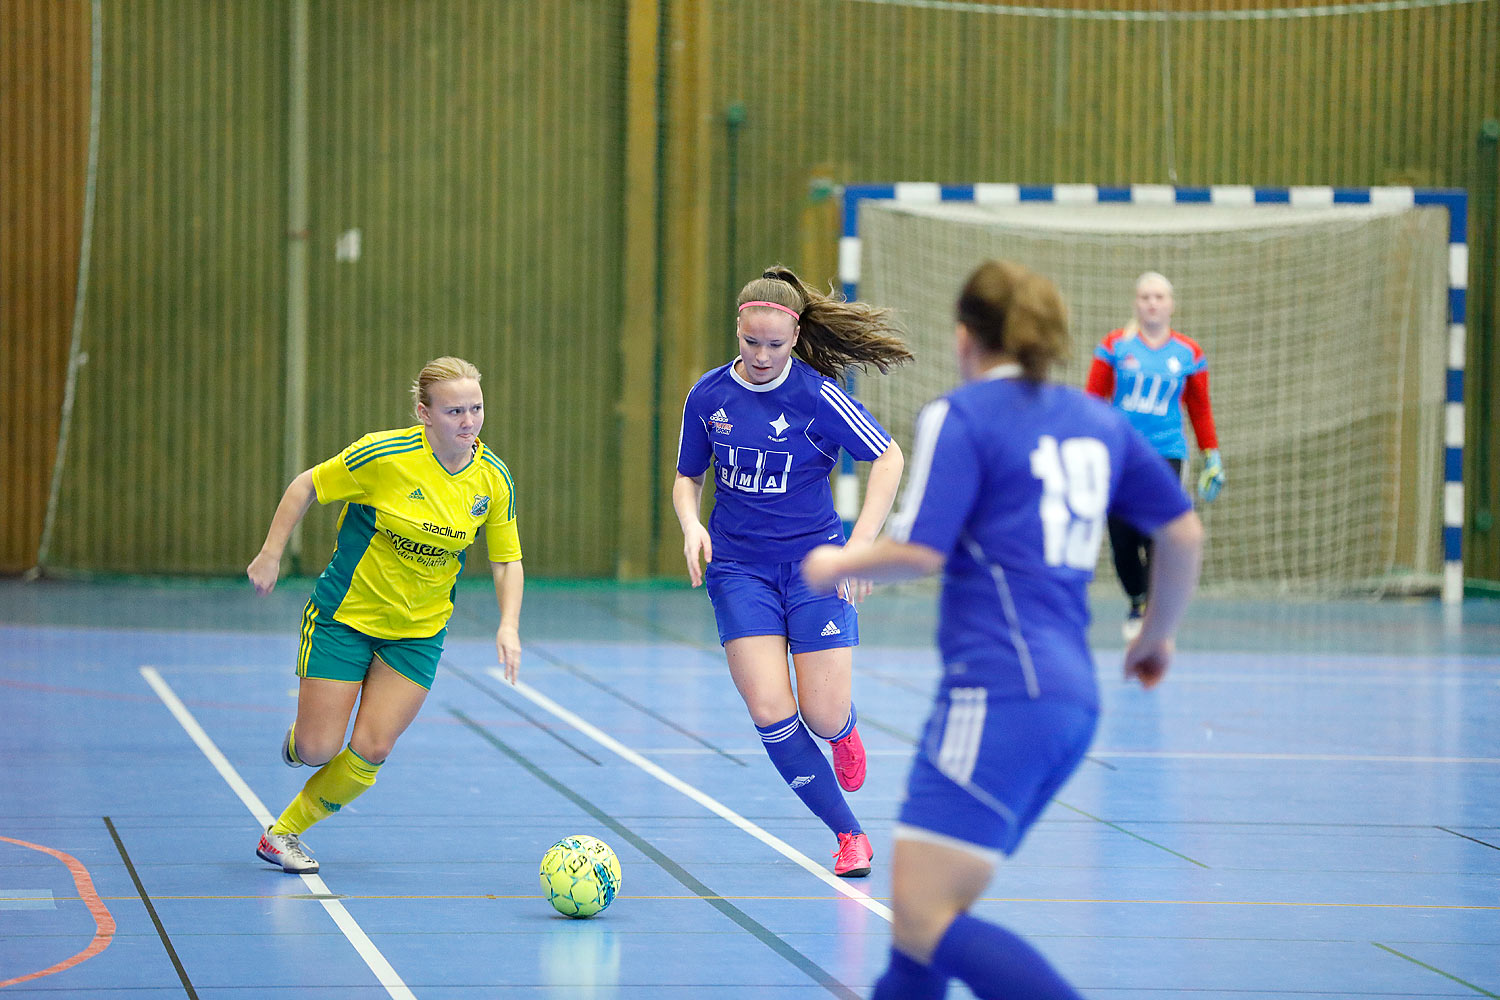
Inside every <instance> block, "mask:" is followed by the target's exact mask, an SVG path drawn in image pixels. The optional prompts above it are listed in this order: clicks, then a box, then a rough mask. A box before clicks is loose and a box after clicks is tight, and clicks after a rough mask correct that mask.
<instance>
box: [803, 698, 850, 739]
mask: <svg viewBox="0 0 1500 1000" xmlns="http://www.w3.org/2000/svg"><path fill="white" fill-rule="evenodd" d="M797 707H798V708H799V709H800V710H801V712H802V721H803V722H805V723H807V728H808V729H811V730H812V731H813V735H814V736H816V737H818V738H819V739H824V740H826V739H829V738H831V737H833V736H837V735H838V732H839V730H840V729H843V728H844V723H846V722H848V721H849V702H848V701H847V700H843V701H839V702H837V703H835V704H817V703H814V702H811V701H805V702H801V703H800V704H799V705H798V706H797Z"/></svg>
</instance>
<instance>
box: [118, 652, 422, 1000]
mask: <svg viewBox="0 0 1500 1000" xmlns="http://www.w3.org/2000/svg"><path fill="white" fill-rule="evenodd" d="M141 676H142V677H144V678H146V683H147V684H150V685H151V690H153V691H155V692H156V696H157V697H158V698H160V699H161V700H162V703H163V704H164V705H166V706H167V710H168V711H169V712H171V713H172V715H173V716H174V717H175V718H176V719H177V722H178V724H180V725H181V726H182V728H183V729H185V730H186V731H187V734H188V736H190V737H192V740H193V742H194V743H196V744H198V749H199V750H202V751H203V756H205V757H207V758H208V762H209V763H210V764H212V765H213V766H214V770H215V771H218V772H219V777H221V778H223V779H224V781H225V783H226V784H228V785H229V787H230V788H231V789H233V790H234V794H235V795H238V796H239V799H240V801H241V802H243V803H244V804H245V808H247V809H249V810H250V813H251V815H253V816H254V817H255V821H256V822H257V823H259V824H260V825H261V827H262V828H265V827H267V826H270V825H271V823H272V821H274V820H275V818H276V817H274V816H272V815H271V813H270V810H268V809H267V808H266V807H265V804H264V803H263V802H261V800H260V796H258V795H256V794H255V792H253V791H252V790H251V788H250V786H249V785H247V784H245V779H243V778H241V777H240V774H239V772H238V771H236V770H235V769H234V765H233V764H231V763H229V758H227V757H225V756H224V755H223V754H222V753H220V752H219V748H218V747H217V746H215V745H214V741H213V740H211V739H209V736H208V733H206V732H204V731H203V727H202V726H200V725H198V720H197V719H195V718H193V713H192V712H189V711H188V709H187V706H186V705H184V704H183V703H182V701H181V699H179V698H178V697H177V695H176V694H175V693H174V692H173V691H172V689H171V687H169V686H168V685H167V682H166V681H164V680H162V676H161V674H159V673H157V670H156V668H155V667H142V668H141ZM300 878H301V879H302V881H303V883H304V884H305V885H306V886H307V888H308V890H309V891H311V892H312V893H314V894H315V895H317V896H318V902H320V903H322V904H323V909H325V910H327V911H328V915H329V916H330V917H332V918H333V922H334V923H335V924H337V925H338V928H339V930H341V931H343V932H344V937H346V938H348V939H349V943H350V944H352V945H354V950H355V951H357V952H359V957H360V958H362V959H364V960H365V964H366V965H368V966H369V967H370V971H371V972H373V973H375V978H376V979H378V980H380V985H381V986H384V987H385V991H386V992H387V993H389V994H390V995H391V996H392V997H393V998H395V1000H416V994H415V993H413V992H412V991H411V990H410V989H408V988H407V986H406V984H405V983H404V982H402V981H401V977H400V976H398V975H397V974H396V970H395V969H393V968H391V963H389V962H387V961H386V960H385V956H384V955H382V954H381V953H380V949H378V948H376V947H375V943H374V942H373V941H371V940H370V938H369V936H368V935H366V934H365V932H364V930H362V929H361V928H360V926H359V924H357V923H355V921H354V918H353V917H351V916H350V915H349V911H348V910H346V909H344V904H343V903H341V902H339V901H338V900H336V899H328V898H326V897H328V896H331V895H333V893H332V892H331V891H330V890H329V888H328V886H327V884H325V883H324V881H323V880H322V879H321V878H319V877H318V876H317V875H302V876H300Z"/></svg>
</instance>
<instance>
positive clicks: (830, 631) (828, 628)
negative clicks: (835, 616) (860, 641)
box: [823, 621, 844, 635]
mask: <svg viewBox="0 0 1500 1000" xmlns="http://www.w3.org/2000/svg"><path fill="white" fill-rule="evenodd" d="M823 634H824V635H843V634H844V633H842V632H840V631H839V627H838V626H837V625H835V624H834V623H833V622H831V621H830V622H829V623H828V624H827V625H824V626H823Z"/></svg>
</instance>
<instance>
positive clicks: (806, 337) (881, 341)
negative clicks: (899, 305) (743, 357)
mask: <svg viewBox="0 0 1500 1000" xmlns="http://www.w3.org/2000/svg"><path fill="white" fill-rule="evenodd" d="M747 302H774V303H776V304H777V305H779V306H785V307H786V308H788V309H791V310H792V311H794V312H796V313H797V314H798V322H799V323H800V324H801V329H800V331H799V332H798V334H797V344H796V346H795V347H793V348H792V349H793V350H794V351H796V352H797V356H798V357H800V358H801V359H802V360H803V361H806V362H807V363H808V364H809V365H811V366H812V367H813V368H814V369H816V370H817V371H818V373H819V374H820V375H824V376H827V377H828V378H832V379H836V378H839V377H840V376H841V375H843V374H844V372H845V371H846V370H847V369H849V368H853V367H865V366H867V365H874V366H875V367H876V368H878V369H880V371H881V372H882V373H884V372H885V371H887V370H888V369H889V368H890V367H891V366H892V365H899V364H905V363H906V362H908V361H910V360H911V359H912V356H911V351H910V350H908V349H907V346H906V344H905V342H904V341H902V339H901V329H900V327H898V326H897V325H896V322H895V319H894V317H893V316H892V314H891V311H890V310H889V309H882V308H878V307H876V306H872V305H870V304H869V303H867V302H846V301H844V299H843V298H841V297H840V298H834V297H833V296H831V295H824V294H822V293H821V292H818V291H815V290H814V289H811V288H808V287H807V286H806V285H804V284H803V283H802V279H801V278H798V277H797V276H796V275H795V274H793V273H792V271H791V269H790V268H785V267H782V266H781V265H779V264H778V265H775V266H772V267H768V268H766V270H765V272H764V273H763V274H762V275H761V276H760V277H759V278H756V279H755V280H754V281H751V282H749V283H748V284H746V285H745V287H744V288H742V289H740V295H739V299H738V301H736V303H735V305H737V306H742V305H744V304H745V303H747ZM750 308H752V309H756V308H764V307H761V306H751V307H750Z"/></svg>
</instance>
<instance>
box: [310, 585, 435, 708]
mask: <svg viewBox="0 0 1500 1000" xmlns="http://www.w3.org/2000/svg"><path fill="white" fill-rule="evenodd" d="M447 634H448V629H447V628H446V627H444V628H443V630H442V631H440V632H439V633H438V634H437V635H432V636H428V637H427V638H425V639H380V638H377V637H375V636H373V635H366V634H365V633H363V632H361V631H359V630H358V629H353V628H350V627H349V626H348V625H345V624H344V623H343V622H340V621H334V619H333V618H332V616H330V615H326V614H323V613H322V612H321V611H319V610H318V608H317V607H316V606H315V605H314V604H313V603H312V602H311V601H308V602H307V607H306V608H304V609H303V611H302V642H301V644H300V645H299V646H298V649H297V676H298V677H316V678H319V679H320V680H325V681H345V682H348V683H351V684H359V683H362V682H363V681H364V679H365V674H366V673H367V672H369V669H370V662H371V660H372V659H373V658H374V657H376V656H379V657H380V658H381V659H382V660H384V661H385V662H386V663H387V664H389V665H390V667H391V669H393V670H395V671H396V672H397V673H398V674H400V675H401V676H402V677H405V678H406V679H407V680H409V681H411V682H412V683H413V684H417V685H420V686H421V687H423V688H425V689H427V690H429V691H430V690H432V682H433V681H434V680H436V679H437V665H438V660H439V659H441V658H442V655H443V637H444V636H446V635H447Z"/></svg>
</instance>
